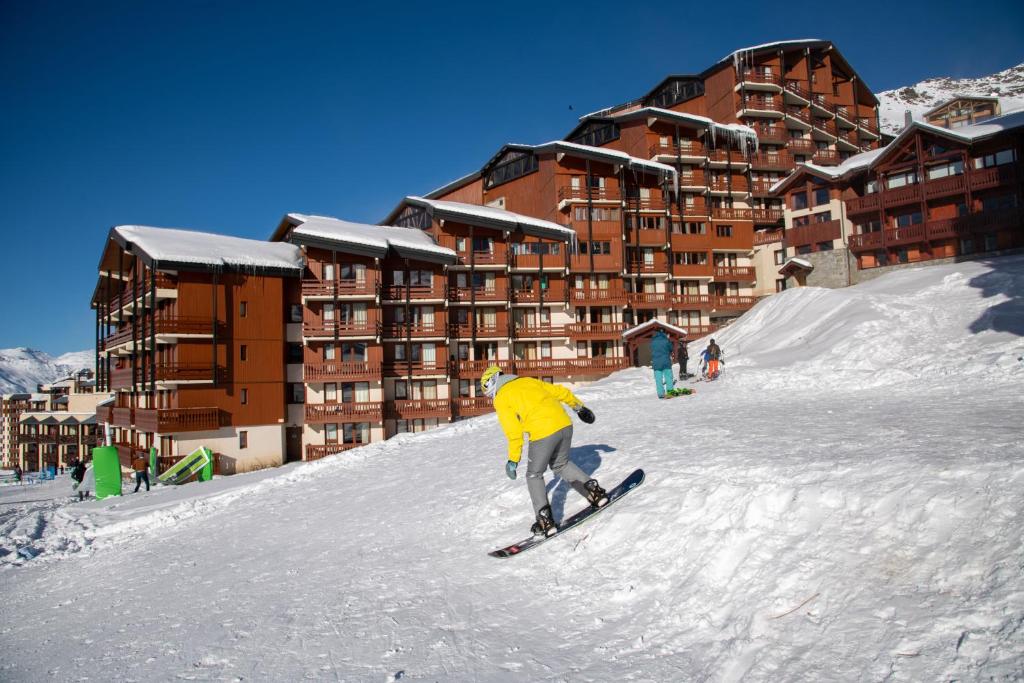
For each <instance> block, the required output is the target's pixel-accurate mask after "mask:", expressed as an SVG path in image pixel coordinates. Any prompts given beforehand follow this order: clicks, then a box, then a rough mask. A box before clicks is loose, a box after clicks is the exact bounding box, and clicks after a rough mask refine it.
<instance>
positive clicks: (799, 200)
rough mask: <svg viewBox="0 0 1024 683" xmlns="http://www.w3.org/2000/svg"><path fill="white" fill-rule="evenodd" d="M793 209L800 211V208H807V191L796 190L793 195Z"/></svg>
mask: <svg viewBox="0 0 1024 683" xmlns="http://www.w3.org/2000/svg"><path fill="white" fill-rule="evenodd" d="M792 202H793V210H794V211H799V210H800V209H806V208H807V193H806V192H794V193H793V195H792Z"/></svg>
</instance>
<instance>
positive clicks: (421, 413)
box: [387, 398, 452, 420]
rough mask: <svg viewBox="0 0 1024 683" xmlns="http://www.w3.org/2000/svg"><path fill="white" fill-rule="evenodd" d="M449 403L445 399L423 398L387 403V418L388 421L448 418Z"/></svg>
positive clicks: (450, 408)
mask: <svg viewBox="0 0 1024 683" xmlns="http://www.w3.org/2000/svg"><path fill="white" fill-rule="evenodd" d="M451 412H452V406H451V402H450V401H449V400H448V399H446V398H423V399H410V400H397V401H388V402H387V416H388V418H390V419H396V420H408V419H411V418H418V417H448V416H450V415H451Z"/></svg>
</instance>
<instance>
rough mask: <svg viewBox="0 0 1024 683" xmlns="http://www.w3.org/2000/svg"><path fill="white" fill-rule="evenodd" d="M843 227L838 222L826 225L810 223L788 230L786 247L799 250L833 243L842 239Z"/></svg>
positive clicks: (834, 221) (829, 222)
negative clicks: (822, 243) (799, 248)
mask: <svg viewBox="0 0 1024 683" xmlns="http://www.w3.org/2000/svg"><path fill="white" fill-rule="evenodd" d="M842 237H843V226H842V223H841V222H840V221H838V220H832V221H826V222H824V223H809V224H808V225H801V226H798V227H793V228H786V247H787V248H794V249H795V248H797V247H802V246H806V245H810V244H818V243H819V242H831V241H833V240H838V239H842Z"/></svg>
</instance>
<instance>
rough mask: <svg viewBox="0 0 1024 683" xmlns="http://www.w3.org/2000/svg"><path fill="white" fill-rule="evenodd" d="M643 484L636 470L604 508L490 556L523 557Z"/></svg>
mask: <svg viewBox="0 0 1024 683" xmlns="http://www.w3.org/2000/svg"><path fill="white" fill-rule="evenodd" d="M642 483H644V471H643V470H635V471H634V472H633V473H632V474H631V475H629V476H628V477H626V478H625V479H624V480H623V481H622V483H621V484H619V485H618V486H616V487H615V488H613V489H612V490H610V491H608V504H607V505H605V506H604V507H599V508H595V507H589V506H588V507H587V508H585V509H583V510H580V511H579V512H577V513H576V514H574V515H573V516H571V517H568V518H566V519H563V520H562V523H561V524H559V525H558V531H557V532H556V533H555V534H554V535H552V536H531V537H529V538H527V539H525V540H522V541H519V542H518V543H513V544H512V545H509V546H505V547H504V548H499V549H498V550H492V551H491V552H489V553H488V555H490V556H491V557H500V558H506V557H512V556H513V555H521V554H522V553H525V552H526V551H527V550H530V549H531V548H536V547H537V546H539V545H540V544H541V543H543V542H544V541H550V540H551V539H552V538H557V537H558V536H560V535H561V534H562V532H565V531H568V530H569V529H572V528H573V527H576V526H579V525H580V524H582V523H583V522H585V521H587V520H588V519H590V518H591V517H593V516H594V515H596V514H598V513H600V512H602V511H604V510H607V509H608V508H610V507H611V506H612V505H613V504H614V503H615V501H617V500H618V499H619V498H622V497H623V496H624V495H626V494H627V493H629V492H630V491H632V490H633V489H635V488H636V487H637V486H639V485H640V484H642Z"/></svg>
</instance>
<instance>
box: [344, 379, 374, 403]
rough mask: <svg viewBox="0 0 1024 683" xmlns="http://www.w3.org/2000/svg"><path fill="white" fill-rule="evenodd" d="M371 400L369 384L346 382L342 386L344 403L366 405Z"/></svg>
mask: <svg viewBox="0 0 1024 683" xmlns="http://www.w3.org/2000/svg"><path fill="white" fill-rule="evenodd" d="M369 400H370V383H369V382H345V383H343V384H342V385H341V402H342V403H366V402H367V401H369Z"/></svg>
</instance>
